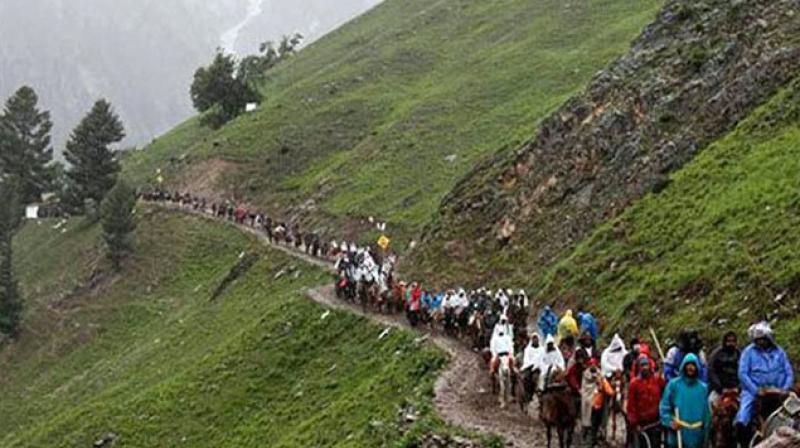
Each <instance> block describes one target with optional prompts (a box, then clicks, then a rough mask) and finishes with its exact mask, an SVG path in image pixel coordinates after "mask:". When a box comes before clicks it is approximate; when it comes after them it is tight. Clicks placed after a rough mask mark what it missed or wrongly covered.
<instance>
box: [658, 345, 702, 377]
mask: <svg viewBox="0 0 800 448" xmlns="http://www.w3.org/2000/svg"><path fill="white" fill-rule="evenodd" d="M684 357H685V356H684V353H683V350H681V349H680V347H677V346H675V347H672V348H671V349H669V350H668V351H667V356H665V357H664V379H666V380H667V381H670V380H672V379H673V378H677V377H678V376H680V372H681V371H682V370H683V367H682V366H683V358H684ZM695 359H697V368H698V369H699V370H700V379H701V380H703V382H707V381H708V368H707V366H706V364H705V362H703V360H702V359H700V358H698V357H697V356H696V355H695ZM678 367H680V369H678Z"/></svg>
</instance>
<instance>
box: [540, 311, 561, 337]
mask: <svg viewBox="0 0 800 448" xmlns="http://www.w3.org/2000/svg"><path fill="white" fill-rule="evenodd" d="M536 324H537V326H538V327H539V333H540V334H541V335H542V336H544V337H547V336H551V335H555V334H556V330H557V329H558V316H557V315H556V313H555V312H554V311H553V310H552V309H551V308H550V307H549V306H545V307H544V309H543V310H542V312H541V313H539V319H538V320H537V321H536Z"/></svg>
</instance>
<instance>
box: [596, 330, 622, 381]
mask: <svg viewBox="0 0 800 448" xmlns="http://www.w3.org/2000/svg"><path fill="white" fill-rule="evenodd" d="M627 354H628V351H627V350H625V343H624V342H622V338H621V337H619V335H618V334H615V335H614V337H613V338H612V339H611V344H609V346H608V348H607V349H605V350H603V355H602V356H601V357H600V368H601V370H602V373H603V376H605V377H606V378H608V377H610V376H611V375H613V374H614V372H616V371H618V370H619V371H622V370H623V369H624V367H623V360H624V359H625V355H627Z"/></svg>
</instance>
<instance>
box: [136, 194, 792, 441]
mask: <svg viewBox="0 0 800 448" xmlns="http://www.w3.org/2000/svg"><path fill="white" fill-rule="evenodd" d="M140 197H141V198H142V199H144V200H149V201H156V202H171V203H175V204H180V205H181V206H183V207H185V208H189V209H192V210H194V211H196V212H202V213H206V214H210V215H213V216H215V217H218V218H220V219H225V220H229V221H233V222H235V223H238V224H243V225H248V226H251V227H253V228H256V229H260V230H262V231H263V232H265V234H266V235H267V237H268V238H269V240H270V241H271V242H273V243H282V244H287V245H291V246H294V247H295V248H297V249H298V250H302V251H304V252H305V253H307V254H310V255H313V256H316V257H320V258H323V259H327V260H330V261H333V262H334V263H335V264H334V267H335V270H336V273H337V274H336V283H335V290H336V294H337V296H338V297H339V298H340V299H342V300H347V301H351V302H353V303H357V304H359V305H360V306H362V307H363V308H365V309H371V310H373V311H375V312H381V313H404V314H405V315H406V317H407V319H408V321H409V323H410V325H412V326H414V327H425V328H427V329H428V330H429V331H432V332H434V333H438V332H443V333H445V334H447V335H450V336H452V337H454V338H459V339H463V340H464V341H465V342H466V343H467V344H469V345H470V346H471V347H472V348H473V349H474V350H475V351H476V352H480V353H482V354H484V356H485V359H486V364H487V371H488V374H489V375H490V377H493V378H496V376H497V373H498V367H499V365H500V362H501V360H503V359H504V358H505V359H506V360H507V362H508V364H509V365H510V366H511V372H512V373H513V375H514V378H515V380H514V381H513V382H512V384H513V386H514V388H515V389H516V391H515V392H514V396H515V398H516V400H518V401H519V402H520V403H519V404H520V406H521V407H522V408H524V407H525V406H526V405H527V406H530V407H531V408H534V409H535V408H536V406H533V404H531V403H536V402H537V401H539V402H541V397H542V396H543V395H544V394H547V393H550V392H551V391H565V392H567V393H569V394H570V396H571V397H572V399H573V400H574V411H575V418H576V423H577V425H578V426H579V431H580V435H581V439H582V441H583V442H584V443H586V444H587V445H588V446H595V445H596V444H599V443H603V442H606V439H607V437H608V436H609V435H608V434H606V432H607V431H608V429H607V428H608V426H609V420H610V419H614V421H613V422H612V423H613V424H614V425H615V424H616V418H618V417H622V418H623V419H624V425H625V428H626V429H627V430H626V434H627V435H626V442H625V443H626V445H627V446H648V447H657V446H662V445H664V446H669V447H679V446H680V448H700V447H704V446H709V445H710V444H712V443H713V445H714V446H718V447H726V446H730V447H737V446H740V447H748V446H750V445H751V441H752V440H753V437H754V435H755V434H756V433H757V432H758V431H760V430H761V428H760V426H759V425H758V424H757V423H758V422H757V421H756V420H757V418H756V417H757V415H756V414H760V415H762V416H768V415H769V414H770V413H771V411H772V410H774V409H775V408H779V407H780V405H781V404H783V403H784V400H787V399H788V400H796V396H795V395H794V393H793V390H794V387H795V384H794V372H793V368H792V364H791V363H790V361H789V359H788V356H787V355H786V352H785V351H784V350H783V349H782V348H781V347H780V346H779V345H778V343H777V341H776V339H775V335H774V333H773V331H772V329H771V327H770V325H769V324H768V323H767V322H763V321H762V322H756V323H754V324H753V325H752V326H751V327H750V328H749V330H748V335H747V336H748V343H747V344H746V346H744V347H742V346H741V344H740V343H739V338H738V335H737V334H736V333H735V332H732V331H731V332H727V333H726V334H725V335H724V337H723V338H722V340H721V342H720V344H719V346H717V347H715V348H714V350H713V351H712V352H711V353H710V355H707V353H706V350H705V346H704V342H703V340H702V339H701V336H700V334H699V332H697V331H689V330H687V331H683V332H681V333H680V334H678V335H676V337H675V339H674V342H673V343H672V344H671V345H670V346H669V348H668V350H667V352H666V354H664V355H662V354H661V353H660V348H659V350H654V348H653V346H652V345H651V343H655V344H658V341H647V340H646V339H645V338H642V337H633V338H631V339H630V340H629V342H628V344H627V345H626V344H625V342H624V341H623V339H622V337H621V336H620V335H618V334H614V335H613V336H612V337H611V339H610V341H609V342H608V345H607V346H606V347H605V348H603V349H601V348H600V347H599V343H600V341H601V340H602V337H601V331H600V326H599V324H598V322H597V320H596V318H595V317H594V316H593V315H592V314H591V313H590V312H588V311H585V310H581V309H579V310H577V312H576V313H574V314H573V312H572V311H571V310H566V311H565V312H564V314H563V315H561V316H559V315H558V314H557V313H556V312H555V310H553V309H552V308H551V307H550V306H544V307H543V308H541V309H540V310H538V313H534V311H535V310H533V309H532V308H531V306H532V302H531V301H530V300H529V298H528V295H527V294H526V292H525V291H524V290H516V291H514V290H511V289H498V290H489V289H487V288H479V289H474V290H469V291H468V290H466V289H464V288H454V289H446V290H444V291H433V290H430V289H427V288H424V287H423V286H422V284H421V283H420V282H411V283H406V282H404V281H402V280H396V279H395V278H394V266H395V263H396V261H397V258H396V255H394V254H393V253H391V252H389V253H387V252H385V251H381V250H378V249H376V248H374V247H358V246H357V245H356V244H354V243H344V242H343V243H341V244H337V243H336V241H329V242H325V243H323V241H322V240H321V238H320V237H319V236H318V235H316V234H314V233H306V234H303V233H301V232H300V230H299V228H298V227H297V226H291V225H289V224H287V223H285V222H275V221H273V220H272V219H270V218H269V217H267V216H265V215H264V214H262V213H259V212H252V211H250V210H248V209H247V208H244V207H241V206H236V205H234V204H232V203H229V202H223V203H210V204H209V203H208V202H207V201H206V200H205V199H203V198H199V197H196V196H192V195H189V194H179V193H170V192H166V191H160V190H153V191H148V192H143V193H140ZM534 314H537V317H536V319H535V320H533V321H531V322H529V316H533V315H534ZM651 335H652V337H655V335H654V334H653V333H651ZM770 397H772V399H773V401H776V403H777V404H773V405H772V408H770V409H769V411H770V412H768V413H766V414H764V413H765V409H762V408H759V406H761V405H762V404H761V401H764V400H767V399H768V398H770ZM787 397H788V398H787ZM794 403H795V404H797V402H796V401H794ZM757 408H758V409H757ZM798 409H800V407H798ZM538 411H539V412H542V409H541V406H539V409H538ZM726 412H727V413H726ZM712 415H713V416H715V420H714V421H713V424H712ZM725 416H727V420H726V419H725ZM794 417H796V418H797V417H800V415H795V416H794ZM794 425H797V420H794ZM612 426H613V425H612ZM613 427H614V428H615V427H616V426H613ZM795 429H797V430H800V428H798V427H795Z"/></svg>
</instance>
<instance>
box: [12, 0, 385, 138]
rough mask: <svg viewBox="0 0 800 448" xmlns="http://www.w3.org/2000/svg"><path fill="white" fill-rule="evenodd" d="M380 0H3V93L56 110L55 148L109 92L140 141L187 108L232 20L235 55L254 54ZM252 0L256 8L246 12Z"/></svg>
mask: <svg viewBox="0 0 800 448" xmlns="http://www.w3.org/2000/svg"><path fill="white" fill-rule="evenodd" d="M377 1H378V0H348V1H345V2H336V4H337V8H332V7H331V5H330V2H322V1H312V2H310V3H305V4H304V6H297V5H296V4H295V2H286V1H267V0H260V1H258V0H257V1H255V2H254V1H253V0H224V1H223V0H213V1H204V2H196V1H191V0H169V1H163V0H162V1H157V0H136V1H134V0H119V1H114V2H109V1H102V0H81V1H80V2H68V1H66V0H24V1H23V0H7V1H4V2H2V3H0V29H2V30H3V39H2V40H0V59H1V60H2V61H3V64H2V65H0V98H2V99H5V98H7V97H8V96H9V95H10V94H11V93H13V91H14V90H16V89H17V88H18V87H20V86H21V85H23V84H29V85H31V86H32V87H34V88H35V89H36V91H37V92H38V93H39V94H40V97H41V99H42V103H43V105H44V107H45V108H48V109H50V110H51V111H52V113H53V120H54V124H55V126H54V137H55V138H54V140H55V143H56V147H57V149H59V148H60V147H61V146H63V142H64V140H65V139H66V137H67V135H68V133H69V131H70V129H71V128H72V127H74V125H75V124H76V123H77V121H78V120H79V119H80V117H81V116H82V114H83V113H84V112H85V111H86V110H87V109H88V108H89V107H90V106H91V104H92V102H93V101H94V100H95V99H97V98H99V97H106V98H108V99H109V100H110V101H111V102H112V104H114V106H115V107H116V108H117V111H118V112H119V114H120V116H121V117H122V118H123V120H124V121H125V125H126V129H127V131H128V132H127V133H128V138H127V139H126V141H125V144H126V145H139V144H143V143H146V142H148V141H150V140H151V139H152V138H153V137H155V136H157V135H159V134H161V133H163V132H165V131H167V130H168V129H170V128H171V127H173V126H174V125H176V124H177V123H178V122H180V121H182V120H184V119H185V118H186V117H188V116H189V115H191V114H192V113H193V110H192V108H191V102H190V100H189V95H188V89H189V83H190V82H191V77H192V74H193V72H194V70H195V69H196V68H197V67H198V66H200V65H201V64H203V63H205V62H207V61H208V60H210V58H211V55H212V54H213V52H214V50H215V49H216V48H218V47H220V46H222V44H223V41H222V36H223V34H224V33H225V32H226V31H229V30H230V29H231V28H232V27H234V26H236V25H237V24H239V23H243V26H242V27H241V30H240V32H239V33H237V35H236V36H235V40H234V41H233V45H234V48H235V49H236V50H237V52H254V51H255V50H256V48H257V45H258V43H259V42H261V41H264V40H268V39H278V38H279V37H280V35H281V34H285V33H289V32H294V31H295V30H297V31H301V32H305V34H310V37H311V38H314V37H319V36H320V35H321V34H323V33H324V32H327V31H329V30H330V29H331V28H332V27H334V26H337V25H338V24H340V23H341V22H342V21H344V20H346V19H348V18H350V17H352V16H353V15H356V14H358V13H360V12H363V11H364V10H365V9H366V8H368V7H369V6H370V5H373V4H375V3H376V2H377ZM254 3H260V4H261V7H260V12H259V14H257V15H255V16H253V17H249V18H248V17H247V15H248V11H250V10H249V9H248V8H251V7H252V6H253V4H254ZM200 5H201V6H200ZM245 18H247V20H246V21H245V22H243V20H244V19H245ZM312 28H313V31H314V32H312V33H309V32H310V31H312Z"/></svg>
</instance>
